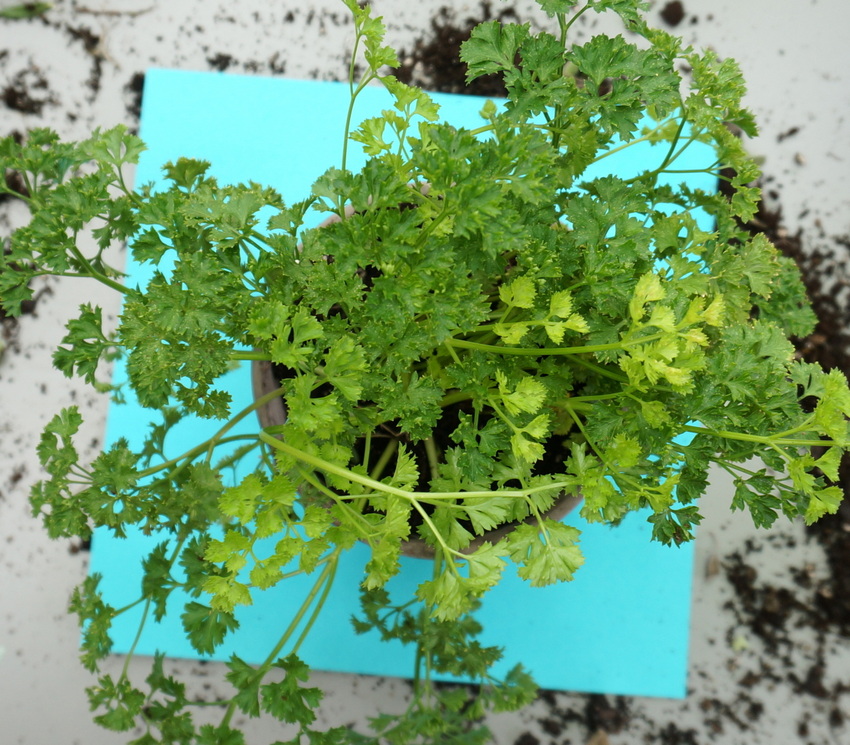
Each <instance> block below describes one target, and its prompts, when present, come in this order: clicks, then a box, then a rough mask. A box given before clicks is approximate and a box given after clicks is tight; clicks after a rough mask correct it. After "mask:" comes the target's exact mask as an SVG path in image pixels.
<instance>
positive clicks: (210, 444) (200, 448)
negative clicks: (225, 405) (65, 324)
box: [138, 388, 283, 479]
mask: <svg viewBox="0 0 850 745" xmlns="http://www.w3.org/2000/svg"><path fill="white" fill-rule="evenodd" d="M282 394H283V388H278V389H277V390H274V391H272V392H271V393H267V394H266V395H265V396H261V397H260V398H258V399H256V400H255V401H254V402H253V403H252V404H251V405H250V406H246V407H245V408H244V409H242V411H240V412H239V413H238V414H236V416H234V417H233V418H232V419H231V420H230V421H229V422H227V424H225V425H224V426H223V427H222V428H221V429H220V430H219V431H218V432H216V433H215V434H214V435H213V436H212V437H210V438H209V439H208V440H205V441H204V442H202V443H201V444H200V445H197V446H196V447H194V448H192V449H191V450H187V451H186V452H185V453H183V455H179V456H177V457H176V458H172V459H171V460H167V461H165V462H164V463H160V464H159V465H156V466H151V467H150V468H146V469H145V470H143V471H139V474H138V477H139V479H143V478H146V477H147V476H152V475H153V474H155V473H159V472H160V471H163V470H166V469H169V468H171V467H172V466H175V465H177V464H178V463H179V462H180V461H182V460H185V461H186V462H187V463H190V462H191V461H192V460H194V459H195V458H196V457H198V456H199V455H200V454H201V453H203V452H206V451H208V450H209V449H210V448H214V447H216V446H217V445H220V444H221V443H222V442H223V441H224V440H223V437H224V435H225V434H226V433H227V432H229V431H230V430H231V429H232V428H233V427H234V426H236V424H237V423H239V422H240V421H242V420H243V419H244V418H245V417H246V416H248V415H249V414H250V413H251V412H252V411H255V410H256V409H259V408H260V407H262V406H265V405H266V404H267V403H268V402H269V401H273V400H274V399H276V398H279V397H280V396H281V395H282ZM240 439H244V436H240Z"/></svg>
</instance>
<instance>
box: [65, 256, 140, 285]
mask: <svg viewBox="0 0 850 745" xmlns="http://www.w3.org/2000/svg"><path fill="white" fill-rule="evenodd" d="M70 250H71V253H72V254H73V255H74V258H75V259H76V260H77V261H79V262H80V263H81V264H82V265H83V267H84V268H85V270H86V271H87V272H88V276H89V277H91V279H96V280H97V281H98V282H100V283H101V284H104V285H106V286H107V287H111V288H112V289H113V290H117V291H118V292H120V293H121V294H122V295H129V294H130V293H131V292H132V290H130V288H128V287H125V286H124V285H122V284H121V283H120V282H116V281H115V280H114V279H112V278H110V277H107V276H106V275H105V274H101V273H100V272H98V271H96V270H95V268H94V267H93V266H92V265H91V264H90V263H89V260H88V259H87V258H86V257H85V256H83V254H82V253H80V250H79V249H78V248H77V247H76V246H73V247H72V248H71V249H70ZM83 276H86V275H83Z"/></svg>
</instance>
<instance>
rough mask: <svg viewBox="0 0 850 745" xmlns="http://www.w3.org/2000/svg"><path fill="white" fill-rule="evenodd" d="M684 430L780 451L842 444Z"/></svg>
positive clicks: (706, 429)
mask: <svg viewBox="0 0 850 745" xmlns="http://www.w3.org/2000/svg"><path fill="white" fill-rule="evenodd" d="M682 429H683V430H684V431H685V432H693V433H694V434H696V435H711V436H713V437H722V438H724V439H726V440H740V441H741V442H755V443H758V444H759V445H768V446H770V447H772V448H774V449H778V445H790V446H792V447H829V446H835V445H837V446H840V445H841V443H838V442H835V441H833V440H793V439H786V438H785V437H782V436H781V435H772V436H764V435H748V434H747V433H746V432H729V431H727V430H723V429H710V428H708V427H694V426H691V425H685V426H684V427H682ZM788 431H789V432H793V431H794V430H788ZM778 452H779V453H782V450H778ZM782 455H783V457H785V454H784V453H782Z"/></svg>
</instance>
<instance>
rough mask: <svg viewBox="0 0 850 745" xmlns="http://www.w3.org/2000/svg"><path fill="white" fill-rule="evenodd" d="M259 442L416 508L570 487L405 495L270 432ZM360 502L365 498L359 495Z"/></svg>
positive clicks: (555, 485)
mask: <svg viewBox="0 0 850 745" xmlns="http://www.w3.org/2000/svg"><path fill="white" fill-rule="evenodd" d="M259 436H260V439H261V440H262V441H263V442H265V443H266V444H267V445H269V446H270V447H272V448H274V449H276V450H282V451H283V452H285V453H286V454H287V455H291V456H292V457H293V458H296V459H297V460H300V461H302V462H304V463H309V464H310V465H311V466H313V467H314V468H318V469H319V470H322V471H325V472H327V473H332V474H335V475H337V476H341V477H342V478H344V479H347V480H348V481H353V482H354V483H357V484H360V485H361V486H365V487H367V488H369V489H371V490H372V491H377V492H383V493H384V494H393V495H395V496H398V497H401V498H402V499H408V500H410V501H412V502H413V503H414V505H415V504H416V503H417V502H418V500H420V499H427V500H439V499H452V500H453V499H465V498H473V497H493V496H496V497H510V498H515V499H526V498H527V497H528V496H530V495H531V494H536V493H537V492H540V491H547V490H551V489H558V488H560V489H566V488H567V487H569V486H570V484H569V483H568V482H567V481H563V482H558V481H555V482H552V483H551V484H544V485H543V486H536V487H528V488H527V489H499V490H489V491H457V492H417V491H405V490H404V489H399V488H397V487H395V486H390V485H389V484H384V483H382V482H380V481H375V480H374V479H371V478H369V477H367V476H361V475H360V474H359V473H354V472H353V471H350V470H348V469H347V468H343V467H341V466H337V465H336V464H334V463H330V462H328V461H326V460H324V459H322V458H319V457H318V456H315V455H311V454H310V453H305V452H303V451H301V450H298V448H294V447H292V446H291V445H289V444H287V443H285V442H283V441H282V440H278V439H277V438H276V437H272V435H270V434H268V433H267V432H260V433H259ZM356 496H357V498H359V497H361V496H362V495H356ZM337 499H345V497H341V496H339V495H337Z"/></svg>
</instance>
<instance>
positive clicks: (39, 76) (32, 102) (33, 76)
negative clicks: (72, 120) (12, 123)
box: [0, 64, 57, 116]
mask: <svg viewBox="0 0 850 745" xmlns="http://www.w3.org/2000/svg"><path fill="white" fill-rule="evenodd" d="M0 96H2V99H3V103H4V104H5V105H6V107H7V108H10V109H12V110H14V111H20V112H21V113H22V114H34V115H35V116H41V112H42V111H43V110H44V107H45V106H48V105H53V104H56V103H57V101H56V99H55V98H54V95H53V94H52V93H51V92H50V90H49V87H48V83H47V78H45V77H44V74H43V73H42V72H41V70H40V69H39V68H38V67H36V66H35V65H33V64H30V65H29V66H28V67H25V68H24V69H23V70H20V71H19V72H17V73H16V74H15V75H14V76H13V77H12V79H11V80H10V81H9V83H8V84H7V85H6V87H5V88H3V91H2V94H0Z"/></svg>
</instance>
